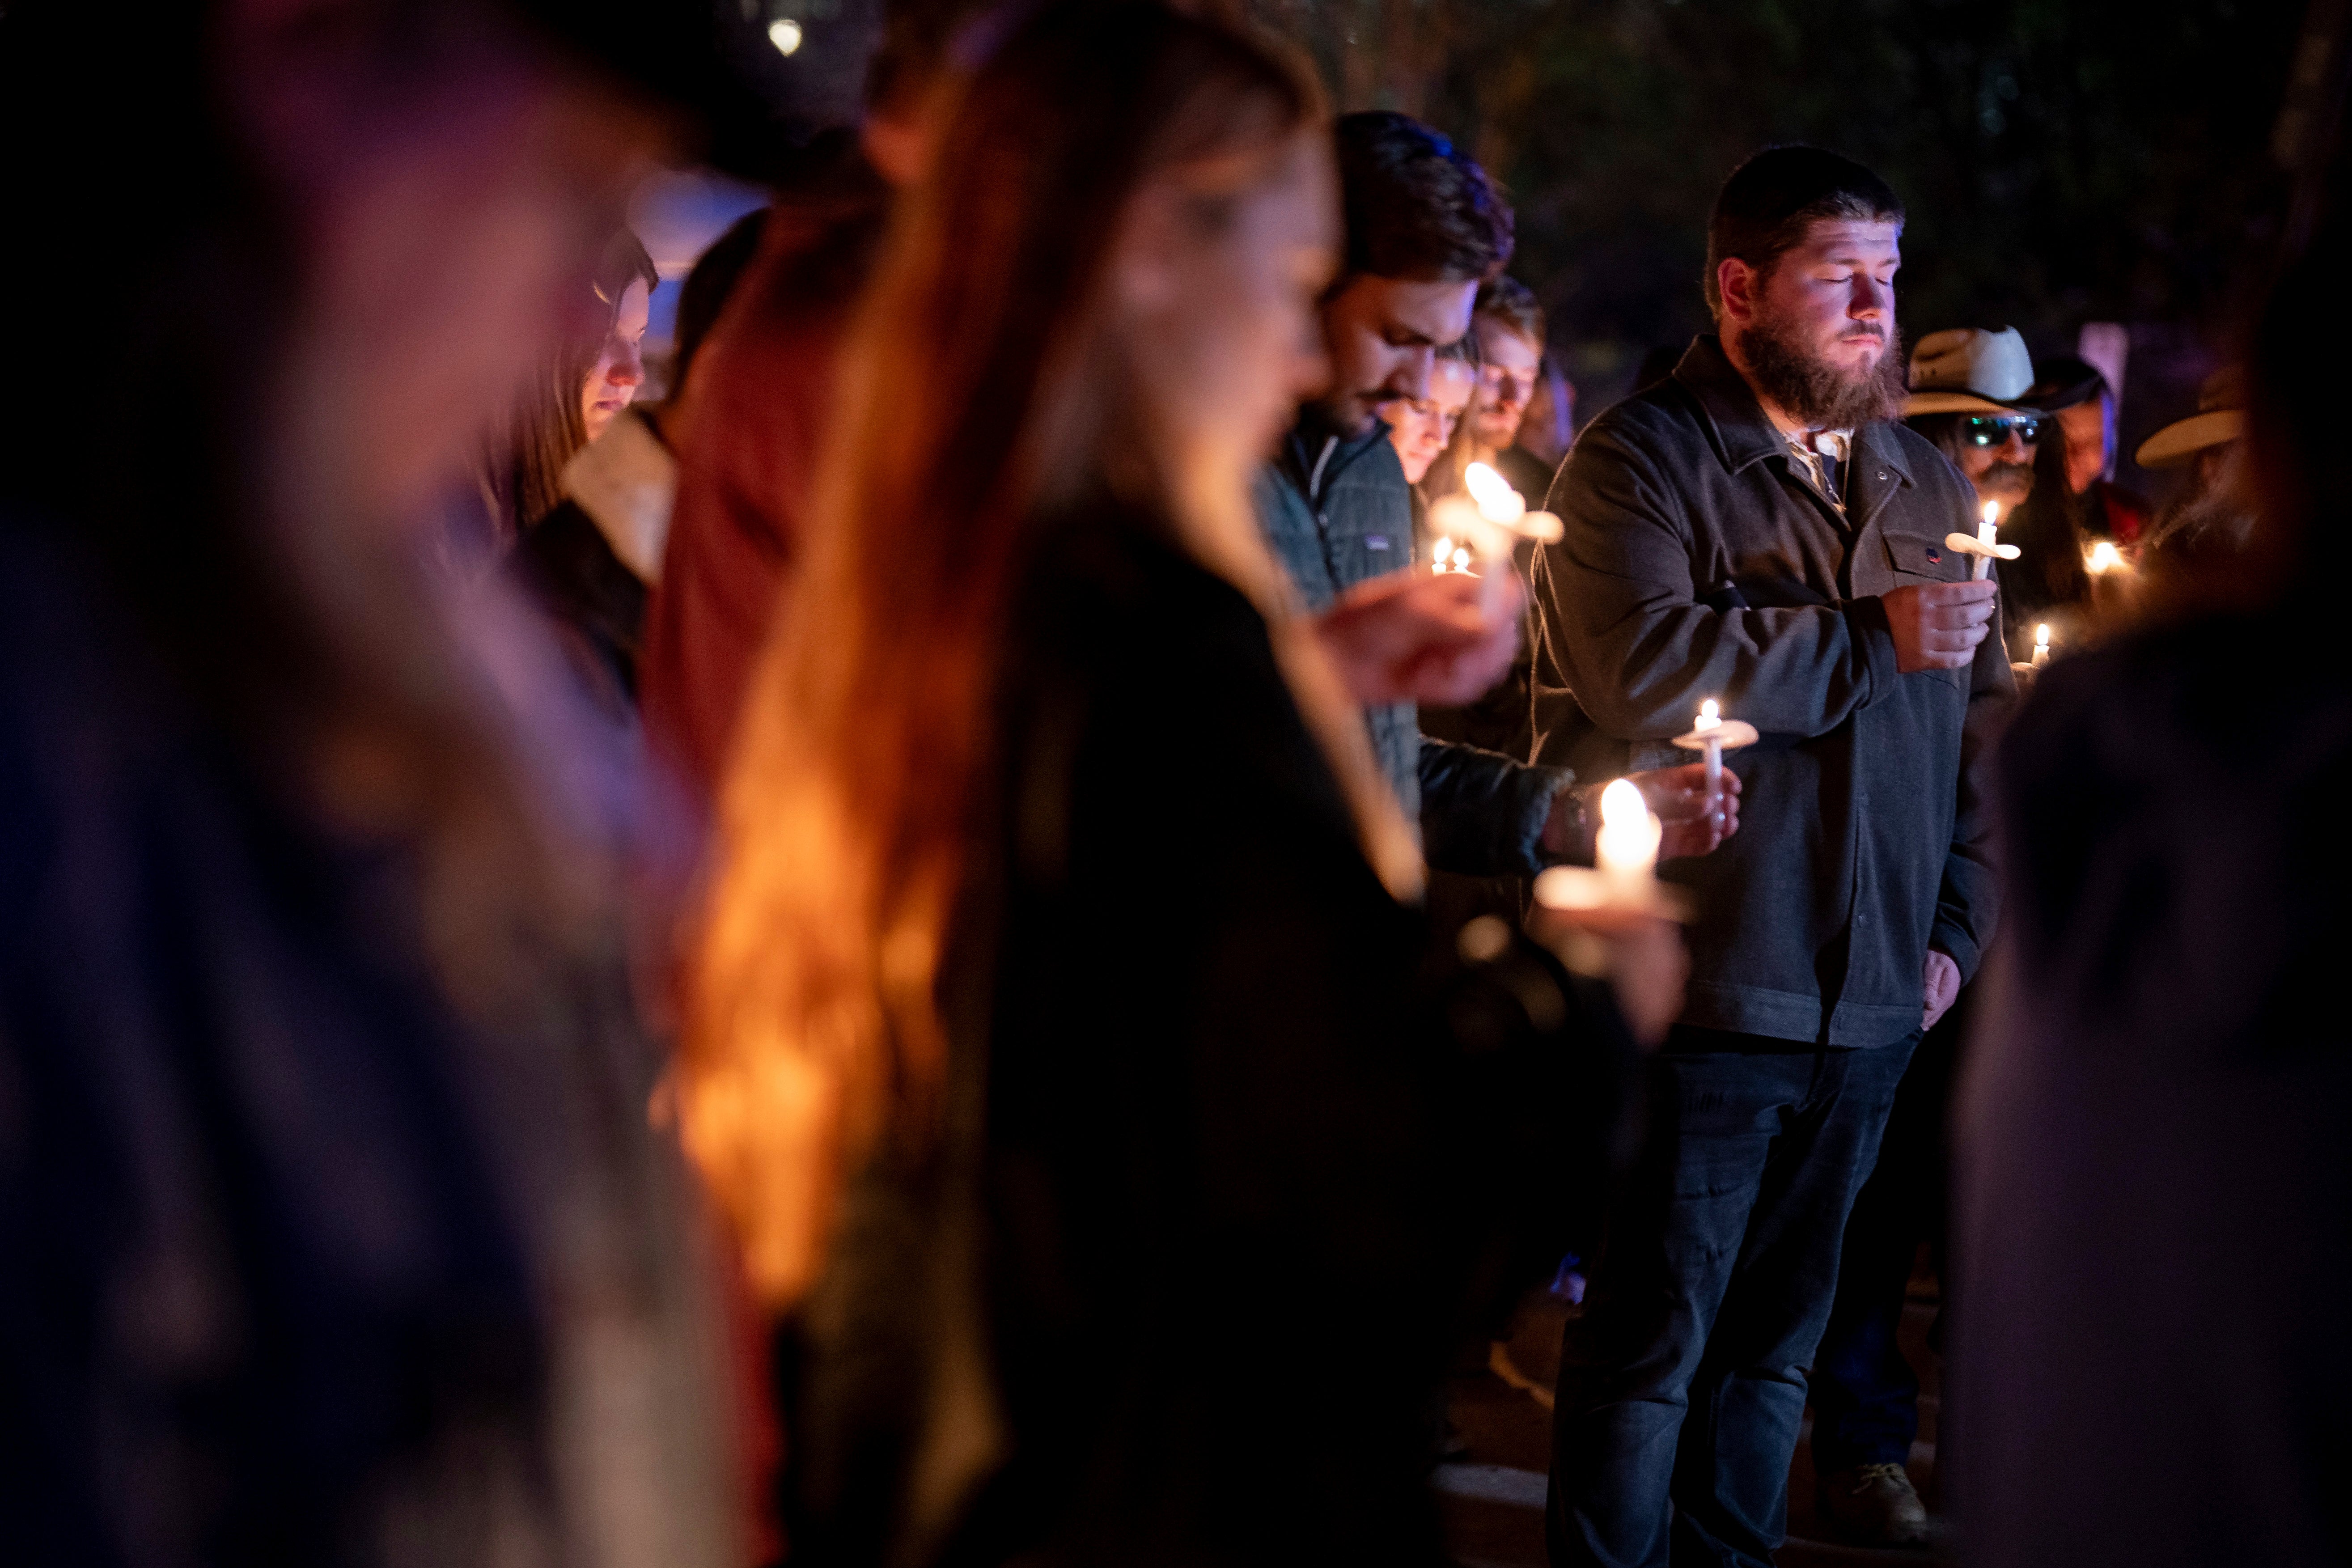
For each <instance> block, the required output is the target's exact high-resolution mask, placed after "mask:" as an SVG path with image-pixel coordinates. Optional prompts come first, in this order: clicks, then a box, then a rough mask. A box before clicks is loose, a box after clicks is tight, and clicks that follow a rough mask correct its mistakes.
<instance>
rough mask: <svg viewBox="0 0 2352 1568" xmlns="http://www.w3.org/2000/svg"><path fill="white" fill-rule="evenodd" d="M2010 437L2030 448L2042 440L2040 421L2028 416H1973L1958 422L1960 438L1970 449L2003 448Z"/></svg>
mask: <svg viewBox="0 0 2352 1568" xmlns="http://www.w3.org/2000/svg"><path fill="white" fill-rule="evenodd" d="M2012 435H2014V436H2015V437H2017V438H2018V439H2019V440H2021V441H2022V442H2024V443H2025V444H2026V445H2027V446H2029V447H2031V446H2032V445H2033V443H2035V442H2036V441H2039V440H2041V439H2042V421H2041V420H2039V419H2037V418H2035V417H2033V416H2032V415H2030V414H2011V415H1984V414H1975V415H1970V416H1969V417H1968V418H1966V419H1963V420H1961V421H1960V438H1961V439H1962V440H1964V441H1966V442H1967V443H1968V444H1969V446H1971V447H2000V446H2003V445H2006V444H2007V443H2008V440H2009V438H2010V437H2011V436H2012Z"/></svg>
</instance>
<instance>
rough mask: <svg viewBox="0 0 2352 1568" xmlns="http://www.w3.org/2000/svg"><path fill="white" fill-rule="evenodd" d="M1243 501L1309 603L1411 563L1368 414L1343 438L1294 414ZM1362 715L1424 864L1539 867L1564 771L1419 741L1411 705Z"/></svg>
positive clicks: (1401, 486)
mask: <svg viewBox="0 0 2352 1568" xmlns="http://www.w3.org/2000/svg"><path fill="white" fill-rule="evenodd" d="M1251 499H1252V500H1253V502H1254V503H1255V507H1256V510H1257V518H1258V525H1259V526H1260V527H1261V528H1263V529H1264V530H1265V536H1266V540H1267V542H1269V543H1270V544H1272V545H1273V546H1274V552H1275V556H1276V559H1277V560H1279V561H1280V562H1281V563H1282V564H1283V567H1284V569H1285V570H1286V571H1287V572H1288V573H1289V574H1290V581H1291V583H1292V584H1293V585H1294V586H1296V587H1297V590H1298V595H1299V597H1300V599H1301V600H1302V601H1303V602H1304V603H1305V605H1306V606H1307V609H1309V610H1321V609H1324V608H1326V607H1327V606H1328V605H1330V603H1331V601H1332V600H1334V599H1336V598H1338V597H1339V595H1341V594H1342V593H1344V592H1346V591H1347V590H1348V589H1349V588H1352V587H1354V586H1355V585H1356V584H1359V583H1362V582H1367V581H1369V580H1370V579H1371V578H1374V577H1380V576H1385V575H1386V574H1389V573H1391V572H1400V571H1402V570H1403V569H1404V568H1406V567H1408V566H1411V565H1412V563H1413V538H1412V488H1411V487H1410V486H1409V485H1407V484H1406V482H1405V477H1404V468H1403V466H1402V464H1400V463H1399V462H1398V461H1397V455H1396V448H1395V447H1392V446H1391V445H1390V443H1389V431H1388V426H1385V425H1382V424H1380V423H1378V422H1377V421H1376V422H1374V424H1373V426H1372V427H1371V430H1370V433H1369V434H1367V435H1363V436H1357V437H1345V436H1342V435H1340V434H1339V433H1338V432H1336V431H1334V430H1332V429H1330V428H1329V427H1328V425H1327V424H1326V423H1325V422H1324V421H1323V420H1322V419H1321V418H1320V417H1319V416H1318V415H1317V414H1316V412H1315V411H1314V410H1313V409H1311V408H1310V409H1308V410H1307V411H1306V412H1304V413H1302V414H1301V416H1299V421H1298V424H1297V426H1295V427H1294V428H1293V429H1292V430H1291V431H1290V433H1289V434H1288V435H1287V436H1286V437H1284V438H1283V443H1282V450H1281V452H1280V454H1279V455H1278V456H1277V457H1276V458H1275V460H1274V461H1273V462H1271V463H1268V464H1267V465H1265V467H1264V468H1260V469H1259V470H1258V475H1257V479H1256V482H1255V485H1254V487H1253V493H1252V497H1251ZM1364 720H1365V723H1366V724H1367V725H1368V726H1369V727H1370V731H1371V736H1372V751H1373V753H1374V754H1375V755H1376V756H1378V757H1379V759H1380V763H1381V770H1382V771H1383V772H1384V773H1387V774H1388V776H1389V782H1390V783H1391V784H1392V785H1393V786H1394V787H1395V789H1396V792H1397V799H1398V801H1399V802H1400V803H1401V804H1402V805H1403V806H1404V813H1405V819H1406V820H1407V821H1418V822H1419V823H1420V824H1421V830H1422V848H1423V854H1425V855H1426V856H1427V857H1428V859H1429V863H1430V865H1431V866H1433V867H1434V868H1437V869H1439V870H1442V871H1459V872H1462V873H1464V874H1465V875H1469V876H1526V875H1532V874H1533V873H1534V872H1535V871H1537V870H1538V869H1540V868H1542V865H1543V856H1542V852H1541V849H1540V847H1539V846H1540V843H1541V840H1542V837H1543V829H1544V823H1545V820H1546V818H1548V817H1549V816H1550V815H1551V805H1552V798H1553V797H1554V796H1555V795H1558V794H1559V791H1560V790H1561V789H1562V788H1564V787H1566V786H1567V784H1570V782H1571V779H1570V775H1569V774H1568V773H1564V772H1563V771H1561V770H1559V769H1556V768H1549V767H1528V766H1527V765H1526V764H1525V763H1521V762H1517V761H1515V760H1514V759H1512V758H1509V757H1506V756H1502V755H1500V754H1498V753H1496V752H1483V751H1480V750H1478V749H1477V748H1475V747H1474V746H1463V745H1452V744H1447V743H1445V742H1438V741H1432V740H1429V739H1427V738H1425V737H1424V736H1423V734H1422V733H1421V728H1420V723H1419V721H1418V717H1417V715H1416V714H1415V712H1414V709H1413V705H1412V703H1410V702H1398V703H1392V704H1390V705H1389V706H1386V707H1382V708H1374V709H1370V710H1367V711H1366V713H1365V715H1364Z"/></svg>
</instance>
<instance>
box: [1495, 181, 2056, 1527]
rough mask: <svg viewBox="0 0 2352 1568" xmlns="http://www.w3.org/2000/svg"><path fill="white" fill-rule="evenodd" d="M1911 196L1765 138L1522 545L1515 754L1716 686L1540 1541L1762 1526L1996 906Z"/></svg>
mask: <svg viewBox="0 0 2352 1568" xmlns="http://www.w3.org/2000/svg"><path fill="white" fill-rule="evenodd" d="M1902 229H1903V206H1902V204H1901V202H1900V201H1899V200H1897V199H1896V197H1895V193H1894V192H1893V191H1892V190H1891V189H1889V188H1888V187H1887V185H1886V184H1885V182H1884V181H1883V180H1881V179H1880V178H1879V177H1878V176H1877V175H1875V174H1873V173H1871V172H1870V171H1869V170H1868V169H1865V168H1864V167H1862V166H1861V165H1860V164H1858V163H1853V162H1851V161H1850V160H1848V159H1845V158H1842V157H1839V156H1837V155H1836V154H1834V153H1827V152H1823V151H1821V150H1820V149H1817V148H1810V147H1777V148H1773V149H1770V150H1769V151H1767V152H1764V153H1759V154H1757V155H1756V156H1755V157H1754V158H1751V159H1750V160H1748V162H1747V163H1745V164H1743V165H1741V166H1740V168H1739V169H1738V170H1737V171H1735V172H1734V173H1733V174H1732V175H1731V177H1730V179H1728V180H1727V182H1726V183H1725V184H1724V187H1723V191H1722V193H1721V195H1719V196H1718V197H1717V201H1716V206H1715V211H1714V214H1713V216H1712V218H1711V220H1710V223H1709V226H1708V235H1707V251H1708V258H1707V259H1708V268H1707V273H1706V296H1707V303H1708V305H1709V307H1710V308H1711V309H1712V310H1713V312H1714V315H1715V320H1716V323H1717V331H1715V332H1712V333H1708V334H1706V335H1703V336H1701V337H1699V338H1698V339H1697V340H1696V341H1695V342H1693V343H1692V344H1691V347H1690V349H1689V351H1688V352H1687V353H1685V354H1684V356H1683V358H1682V360H1681V362H1680V363H1678V364H1677V365H1676V366H1675V370H1674V373H1673V374H1671V375H1669V376H1667V377H1666V378H1665V379H1664V380H1663V381H1661V382H1658V383H1657V384H1654V385H1652V386H1650V387H1648V388H1646V389H1644V390H1643V391H1642V392H1640V393H1637V394H1636V395H1634V396H1633V397H1632V398H1629V399H1627V400H1626V401H1625V402H1623V403H1621V404H1619V405H1617V406H1615V407H1614V408H1612V409H1611V410H1610V411H1609V412H1607V413H1606V414H1603V415H1601V416H1600V417H1599V418H1598V419H1596V420H1595V421H1594V422H1593V424H1592V425H1591V426H1590V427H1589V428H1588V429H1587V430H1586V431H1585V432H1584V434H1583V435H1582V436H1581V437H1579V439H1578V441H1577V444H1576V446H1575V447H1574V448H1573V449H1572V450H1571V451H1570V454H1569V458H1568V462H1567V465H1566V467H1565V468H1563V470H1562V471H1561V474H1560V477H1559V480H1558V482H1557V483H1556V485H1555V486H1554V488H1553V490H1552V510H1555V511H1558V512H1559V514H1560V516H1561V518H1562V520H1563V521H1564V522H1565V524H1566V528H1567V535H1566V537H1565V538H1564V539H1563V540H1562V541H1561V542H1559V543H1558V544H1553V545H1547V546H1545V547H1544V548H1543V549H1542V550H1541V551H1540V552H1538V555H1537V558H1536V564H1535V572H1534V578H1535V599H1536V605H1537V610H1538V617H1539V621H1540V634H1541V635H1540V639H1539V640H1538V644H1537V647H1536V650H1535V667H1534V682H1535V694H1534V708H1535V719H1536V729H1537V732H1538V760H1539V761H1541V762H1544V763H1555V764H1565V765H1569V766H1572V767H1574V768H1575V769H1576V771H1577V773H1578V775H1579V776H1580V777H1583V778H1601V777H1606V776H1608V775H1609V774H1610V773H1622V772H1626V771H1629V770H1632V769H1636V768H1643V767H1654V766H1656V765H1657V764H1658V763H1661V762H1664V761H1665V760H1667V759H1669V758H1672V757H1675V756H1676V755H1680V754H1683V753H1679V752H1676V751H1675V749H1674V748H1673V746H1672V745H1671V741H1672V738H1673V737H1674V736H1675V735H1678V734H1680V733H1682V732H1684V731H1687V730H1689V729H1691V728H1692V724H1693V720H1694V717H1695V715H1696V712H1697V710H1698V707H1699V704H1700V703H1701V702H1702V701H1704V700H1706V699H1709V698H1713V699H1717V700H1719V701H1720V702H1721V703H1722V708H1723V713H1724V715H1725V716H1726V717H1727V718H1738V719H1744V720H1746V721H1748V722H1750V723H1752V724H1754V725H1755V726H1756V727H1757V729H1759V731H1762V733H1763V739H1762V742H1761V743H1760V744H1759V745H1757V746H1756V747H1755V748H1754V749H1752V750H1750V751H1747V752H1739V753H1737V759H1738V768H1739V771H1740V772H1741V773H1743V774H1744V775H1745V784H1746V786H1747V787H1746V790H1745V792H1744V794H1743V795H1742V797H1741V801H1742V805H1741V816H1742V817H1743V819H1744V820H1743V824H1742V831H1741V833H1740V834H1739V836H1738V837H1737V838H1734V839H1732V840H1730V841H1728V842H1727V844H1726V845H1725V846H1724V847H1723V848H1722V849H1721V850H1720V851H1718V852H1717V854H1715V855H1712V856H1710V857H1707V858H1705V859H1703V860H1700V859H1693V860H1685V861H1682V862H1680V863H1676V864H1669V865H1668V866H1666V867H1665V868H1664V875H1665V876H1666V877H1667V878H1668V879H1672V880H1675V881H1678V882H1681V883H1682V884H1684V885H1685V887H1687V888H1689V889H1690V890H1691V891H1692V893H1693V894H1694V895H1695V899H1694V901H1695V903H1696V908H1697V911H1698V913H1697V919H1696V923H1694V924H1693V925H1692V926H1691V928H1690V948H1691V979H1690V984H1689V990H1688V1000H1687V1003H1686V1005H1685V1010H1684V1013H1683V1016H1682V1018H1681V1020H1680V1022H1679V1023H1678V1024H1677V1025H1676V1026H1675V1029H1674V1031H1673V1032H1672V1033H1671V1034H1670V1035H1669V1037H1668V1038H1667V1041H1666V1043H1665V1046H1664V1049H1663V1050H1662V1051H1661V1052H1660V1053H1659V1054H1658V1055H1657V1056H1656V1057H1655V1058H1654V1059H1653V1063H1652V1070H1653V1075H1654V1077H1653V1084H1652V1089H1651V1093H1650V1097H1649V1106H1650V1115H1649V1137H1648V1141H1647V1145H1646V1147H1645V1149H1644V1151H1643V1154H1642V1155H1641V1157H1640V1159H1639V1160H1638V1162H1637V1163H1636V1167H1635V1169H1634V1170H1633V1173H1632V1174H1631V1175H1630V1177H1629V1179H1628V1180H1627V1182H1626V1183H1625V1184H1624V1186H1623V1189H1622V1192H1621V1193H1620V1194H1618V1196H1617V1198H1616V1199H1615V1201H1614V1203H1613V1205H1612V1214H1611V1216H1610V1222H1609V1237H1608V1241H1607V1243H1606V1246H1605V1247H1604V1248H1603V1250H1602V1252H1601V1257H1600V1258H1598V1259H1597V1260H1596V1262H1595V1265H1594V1268H1593V1269H1592V1272H1591V1289H1590V1293H1589V1295H1588V1297H1587V1300H1586V1303H1585V1307H1584V1310H1583V1311H1582V1313H1581V1314H1580V1316H1579V1317H1578V1318H1577V1319H1576V1320H1575V1321H1572V1322H1571V1323H1570V1325H1569V1329H1568V1332H1567V1336H1566V1339H1565V1342H1564V1344H1563V1347H1562V1353H1561V1363H1560V1379H1559V1399H1558V1404H1557V1406H1556V1415H1555V1423H1556V1425H1555V1429H1554V1437H1553V1446H1552V1481H1551V1499H1550V1508H1549V1535H1550V1544H1551V1552H1552V1561H1553V1562H1554V1563H1559V1564H1585V1563H1592V1564H1608V1565H1612V1568H1614V1565H1618V1564H1636V1563H1644V1564H1648V1563H1667V1562H1669V1561H1672V1562H1675V1563H1684V1562H1689V1563H1699V1562H1705V1563H1742V1564H1756V1565H1758V1568H1761V1565H1763V1564H1766V1563H1769V1562H1770V1561H1771V1557H1772V1553H1773V1552H1774V1550H1775V1549H1776V1548H1778V1547H1779V1545H1780V1542H1781V1539H1782V1537H1783V1535H1784V1534H1785V1533H1786V1522H1787V1521H1786V1511H1787V1510H1786V1500H1787V1495H1788V1477H1789V1461H1790V1455H1791V1453H1792V1451H1793V1449H1794V1447H1795V1444H1796V1437H1797V1429H1798V1426H1799V1424H1800V1421H1801V1417H1802V1415H1803V1411H1804V1405H1805V1389H1806V1377H1807V1367H1808V1364H1809V1363H1810V1362H1811V1358H1812V1355H1813V1352H1814V1348H1815V1345H1816V1343H1817V1342H1819V1340H1820V1338H1821V1335H1822V1327H1823V1324H1824V1322H1825V1321H1826V1320H1827V1318H1828V1314H1829V1309H1830V1301H1831V1296H1832V1289H1833V1287H1834V1284H1835V1281H1836V1279H1837V1272H1838V1254H1839V1244H1840V1239H1841V1235H1842V1232H1843V1226H1844V1224H1845V1219H1846V1215H1847V1212H1848V1210H1849V1208H1850V1207H1851V1205H1852V1204H1853V1197H1854V1194H1855V1192H1856V1190H1857V1189H1858V1188H1859V1187H1860V1186H1861V1184H1862V1182H1863V1179H1864V1176H1865V1175H1866V1174H1867V1173H1868V1172H1869V1170H1870V1167H1871V1163H1872V1162H1873V1160H1874V1157H1875V1155H1876V1152H1877V1147H1878V1142H1879V1137H1880V1134H1881V1132H1882V1131H1883V1129H1884V1127H1885V1121H1886V1115H1887V1110H1888V1109H1889V1107H1890V1105H1891V1103H1892V1101H1893V1100H1894V1096H1895V1085H1896V1083H1897V1082H1898V1081H1899V1080H1900V1079H1901V1078H1902V1076H1903V1070H1904V1067H1905V1065H1906V1062H1907V1061H1908V1059H1909V1058H1910V1055H1911V1052H1912V1049H1913V1047H1915V1046H1916V1044H1917V1042H1918V1039H1919V1037H1920V1034H1921V1032H1922V1030H1923V1029H1924V1028H1925V1027H1926V1026H1927V1025H1930V1024H1933V1023H1934V1022H1935V1020H1936V1019H1937V1017H1938V1016H1941V1015H1942V1013H1943V1012H1944V1010H1945V1009H1946V1008H1947V1007H1948V1006H1949V1005H1951V1002H1952V999H1953V997H1954V996H1955V995H1956V994H1958V990H1959V986H1960V983H1961V981H1962V980H1963V979H1965V978H1966V977H1967V976H1968V975H1969V973H1971V972H1972V971H1973V970H1974V969H1975V967H1976V964H1977V960H1978V955H1979V952H1980V951H1981V950H1982V948H1983V946H1984V945H1985V943H1986V942H1988V941H1989V940H1990V937H1991V934H1992V922H1993V918H1994V893H1995V889H1994V881H1993V875H1992V868H1991V864H1990V855H1989V846H1988V842H1987V840H1988V837H1989V832H1990V824H1989V823H1988V822H1987V821H1986V819H1985V816H1984V814H1983V811H1982V808H1981V807H1980V805H1979V802H1980V800H1981V799H1982V798H1983V796H1984V795H1985V793H1986V787H1987V784H1988V782H1989V781H1988V779H1987V778H1986V776H1985V774H1986V769H1987V765H1988V760H1989V759H1988V755H1987V752H1988V750H1989V748H1988V746H1987V743H1986V742H1987V740H1988V738H1989V734H1990V726H1991V724H1992V722H1993V721H1995V720H1996V719H1997V717H1998V714H1999V710H2000V707H2001V705H2002V704H2003V703H2004V702H2005V701H2006V700H2009V699H2010V698H2011V697H2012V696H2013V694H2014V686H2013V684H2012V681H2011V675H2010V669H2009V662H2008V659H2007V658H2006V657H2005V656H2004V652H2003V649H2002V646H2001V639H2000V637H1999V636H1998V635H1995V634H1996V633H1997V629H1998V627H1997V606H1996V604H1995V597H1994V595H1995V587H1994V584H1991V583H1990V582H1983V583H1979V582H1973V581H1971V580H1970V573H1969V557H1967V556H1965V555H1959V554H1956V553H1955V552H1953V551H1951V550H1950V549H1949V548H1948V546H1947V545H1946V543H1945V536H1946V535H1947V534H1948V533H1950V532H1953V531H1960V530H1965V531H1969V532H1973V531H1974V529H1975V523H1976V516H1975V509H1976V497H1975V493H1974V491H1973V490H1971V489H1970V488H1969V485H1968V483H1967V481H1966V480H1964V479H1962V478H1961V477H1960V475H1959V474H1958V471H1957V470H1955V469H1954V468H1953V467H1952V465H1951V464H1950V463H1948V461H1946V460H1945V458H1943V456H1942V455H1941V454H1940V453H1938V452H1937V450H1936V449H1935V448H1934V447H1931V446H1930V445H1928V444H1927V442H1926V441H1925V440H1923V439H1921V438H1920V437H1918V436H1916V435H1915V434H1914V433H1912V432H1910V431H1908V430H1906V429H1905V428H1904V427H1903V426H1901V425H1900V424H1899V423H1897V422H1896V421H1897V420H1898V418H1899V416H1900V415H1901V413H1902V410H1903V404H1904V398H1905V395H1906V388H1905V384H1904V377H1903V358H1902V354H1901V352H1900V350H1899V347H1898V346H1897V337H1896V331H1895V272H1896V269H1897V268H1899V267H1900V265H1901V263H1902V253H1901V238H1902Z"/></svg>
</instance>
